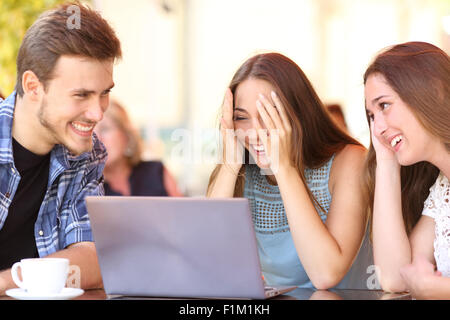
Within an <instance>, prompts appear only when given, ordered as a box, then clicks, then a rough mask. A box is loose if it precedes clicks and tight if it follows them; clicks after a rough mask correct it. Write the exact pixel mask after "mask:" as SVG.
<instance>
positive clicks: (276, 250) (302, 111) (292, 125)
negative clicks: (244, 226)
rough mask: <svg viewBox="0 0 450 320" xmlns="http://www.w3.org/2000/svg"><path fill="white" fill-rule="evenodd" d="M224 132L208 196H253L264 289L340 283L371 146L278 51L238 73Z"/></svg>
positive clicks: (353, 252) (354, 247)
mask: <svg viewBox="0 0 450 320" xmlns="http://www.w3.org/2000/svg"><path fill="white" fill-rule="evenodd" d="M221 131H222V136H223V141H222V142H223V163H222V164H220V165H218V166H217V167H216V168H215V170H214V171H213V173H212V175H211V177H210V183H209V186H208V191H207V195H208V196H209V197H242V196H243V197H246V198H247V199H249V203H250V207H251V211H252V216H253V222H254V228H255V231H256V236H257V240H258V241H257V242H258V246H259V256H260V259H261V266H262V270H263V275H264V278H265V281H266V282H267V284H269V285H297V286H301V287H316V288H319V289H326V288H331V287H335V286H336V285H338V284H339V283H340V282H341V280H342V279H343V278H344V276H345V275H346V274H347V272H348V271H349V269H350V267H351V266H352V262H353V261H354V259H355V257H356V256H357V254H358V250H359V248H360V246H361V243H362V240H363V237H364V233H365V227H366V215H365V206H364V200H363V193H362V184H361V181H360V176H361V174H362V172H363V167H364V158H365V148H364V147H362V146H361V145H360V144H359V143H358V142H357V141H356V140H354V139H353V138H351V137H350V136H348V135H347V134H346V133H344V132H343V131H341V130H340V129H339V128H338V127H337V126H336V125H335V124H334V122H333V120H332V119H331V118H330V116H329V113H328V112H327V111H326V109H325V107H324V106H323V104H322V102H321V101H320V99H319V97H318V96H317V94H316V92H315V91H314V89H313V87H312V85H311V83H310V82H309V81H308V79H307V78H306V76H305V74H304V73H303V71H302V70H301V69H300V68H299V67H298V66H297V65H296V64H295V63H294V62H293V61H291V60H290V59H289V58H287V57H285V56H283V55H281V54H278V53H267V54H259V55H256V56H254V57H252V58H250V59H249V60H247V61H246V62H245V63H244V64H243V65H242V66H241V67H240V68H239V69H238V70H237V72H236V73H235V75H234V77H233V79H232V80H231V83H230V85H229V88H228V89H227V91H226V94H225V98H224V102H223V106H222V119H221ZM366 268H367V265H365V268H362V269H363V270H362V271H361V272H363V273H364V274H365V275H366V278H367V274H366ZM366 278H365V279H362V278H360V279H359V280H361V281H360V286H359V288H366V287H364V286H365V284H366ZM344 282H345V281H344ZM362 282H363V284H362ZM347 284H348V283H347Z"/></svg>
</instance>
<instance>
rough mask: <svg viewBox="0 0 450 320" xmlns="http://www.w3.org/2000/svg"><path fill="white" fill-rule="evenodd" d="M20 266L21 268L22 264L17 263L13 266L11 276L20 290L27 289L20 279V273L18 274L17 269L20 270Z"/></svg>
mask: <svg viewBox="0 0 450 320" xmlns="http://www.w3.org/2000/svg"><path fill="white" fill-rule="evenodd" d="M20 266H21V263H20V262H16V263H14V264H13V266H12V268H11V276H12V279H13V281H14V283H15V284H16V285H17V286H18V287H19V288H22V289H25V286H24V284H23V281H21V280H20V279H19V275H18V273H17V269H18V268H19V267H20Z"/></svg>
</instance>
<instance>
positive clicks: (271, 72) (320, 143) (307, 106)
mask: <svg viewBox="0 0 450 320" xmlns="http://www.w3.org/2000/svg"><path fill="white" fill-rule="evenodd" d="M250 78H252V79H260V80H265V81H267V82H269V83H270V84H271V85H272V86H273V88H274V91H275V93H276V94H277V95H278V97H279V98H280V100H281V102H282V103H283V105H284V107H285V109H286V113H287V115H288V117H289V120H290V124H291V127H292V138H291V147H290V155H291V157H292V159H291V161H292V163H293V164H295V166H296V168H297V169H298V173H299V175H300V177H301V179H302V181H303V182H304V184H305V186H306V185H307V184H306V180H305V177H304V170H305V168H306V167H308V168H317V167H320V166H322V165H323V164H324V163H325V162H327V161H328V160H329V159H330V158H331V157H332V156H333V154H335V153H337V152H339V151H340V150H342V149H343V148H344V147H345V146H346V145H347V144H354V145H360V143H359V142H358V141H356V140H355V139H353V138H351V137H350V136H349V135H347V134H346V133H345V132H343V131H342V130H340V129H339V128H338V126H337V125H336V124H335V123H334V122H333V120H332V119H331V117H330V114H329V113H328V111H327V110H326V108H325V107H324V105H323V103H322V102H321V100H320V99H319V97H318V95H317V94H316V92H315V90H314V88H313V86H312V85H311V83H310V82H309V80H308V78H307V77H306V75H305V74H304V73H303V71H302V70H301V69H300V67H299V66H298V65H297V64H295V62H293V61H292V60H290V59H289V58H287V57H285V56H283V55H282V54H279V53H264V54H259V55H256V56H253V57H252V58H250V59H248V60H247V61H245V62H244V64H243V65H242V66H241V67H240V68H239V69H238V70H237V71H236V73H235V75H234V76H233V79H232V80H231V83H230V85H229V88H230V89H231V92H232V93H233V96H234V94H235V92H236V88H237V87H238V86H239V84H241V83H242V82H243V81H245V80H247V79H250ZM233 105H234V103H233ZM299 146H300V147H299ZM220 166H221V165H218V166H217V167H216V168H215V169H214V171H213V173H212V174H211V177H210V181H209V185H208V189H209V188H210V187H211V185H212V184H213V183H214V182H215V179H216V176H217V173H218V170H219V168H220ZM244 171H245V165H243V166H242V168H241V172H240V174H239V176H238V179H237V182H236V186H235V191H234V196H235V197H242V195H243V189H244V183H245V180H244V178H245V175H244ZM308 192H309V196H310V198H311V199H312V201H313V202H314V203H316V204H318V203H317V201H316V199H315V198H314V197H313V195H312V193H311V192H310V191H309V190H308ZM319 207H320V205H319Z"/></svg>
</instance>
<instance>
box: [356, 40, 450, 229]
mask: <svg viewBox="0 0 450 320" xmlns="http://www.w3.org/2000/svg"><path fill="white" fill-rule="evenodd" d="M372 74H381V75H383V76H384V78H385V79H386V81H387V83H388V84H389V86H390V87H391V88H392V89H393V90H394V91H395V92H396V93H397V94H398V95H399V97H400V98H401V99H402V100H403V101H404V102H405V103H406V105H407V106H408V107H409V108H410V110H411V111H412V112H413V114H414V115H415V116H416V118H417V120H418V121H419V122H420V123H421V124H422V125H423V127H424V128H425V129H426V130H428V131H429V132H431V133H432V134H433V135H434V136H436V137H437V139H440V141H442V143H443V144H444V145H445V147H446V150H447V151H449V152H450V100H449V99H450V59H449V56H448V55H447V54H446V53H445V52H444V51H442V50H441V49H439V48H438V47H436V46H434V45H432V44H429V43H426V42H407V43H402V44H398V45H395V46H392V47H389V48H387V49H385V50H384V51H382V52H381V53H380V54H379V55H378V56H377V57H376V58H375V60H374V61H373V62H372V63H371V64H370V66H369V67H368V68H367V70H366V72H365V74H364V84H365V83H366V81H367V78H368V77H369V76H370V75H372ZM367 122H368V123H370V122H369V118H367ZM375 156H376V155H375V150H374V148H373V145H372V142H371V143H370V148H369V152H368V154H367V158H366V171H365V172H366V177H365V181H366V201H367V204H368V206H369V208H368V209H369V217H370V220H372V217H373V216H372V214H373V201H374V193H375V169H376V157H375ZM438 174H439V169H438V168H436V167H435V166H434V165H432V164H431V163H428V162H419V163H416V164H414V165H411V166H407V167H405V166H402V168H401V196H402V210H403V221H404V223H405V228H406V231H407V234H410V232H411V231H412V229H413V227H414V225H415V224H416V223H417V221H418V220H419V218H420V216H421V212H422V210H423V203H424V201H425V200H426V198H427V197H428V195H429V189H430V187H431V186H432V185H433V183H434V182H435V180H436V178H437V176H438Z"/></svg>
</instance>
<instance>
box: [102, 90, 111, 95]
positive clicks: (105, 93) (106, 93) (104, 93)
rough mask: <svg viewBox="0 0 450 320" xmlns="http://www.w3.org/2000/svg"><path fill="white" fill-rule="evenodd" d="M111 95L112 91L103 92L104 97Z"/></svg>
mask: <svg viewBox="0 0 450 320" xmlns="http://www.w3.org/2000/svg"><path fill="white" fill-rule="evenodd" d="M110 93H111V90H105V91H103V93H102V95H103V96H107V95H108V94H110Z"/></svg>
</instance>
